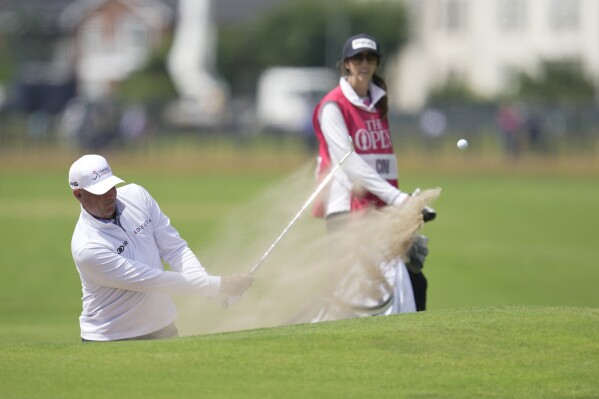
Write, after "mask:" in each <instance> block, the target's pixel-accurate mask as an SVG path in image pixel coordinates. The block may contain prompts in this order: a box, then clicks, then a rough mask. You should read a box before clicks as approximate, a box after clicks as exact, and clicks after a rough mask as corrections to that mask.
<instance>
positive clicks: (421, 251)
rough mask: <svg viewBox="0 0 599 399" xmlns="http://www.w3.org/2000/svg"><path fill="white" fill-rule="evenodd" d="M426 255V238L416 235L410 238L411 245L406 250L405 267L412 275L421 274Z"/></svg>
mask: <svg viewBox="0 0 599 399" xmlns="http://www.w3.org/2000/svg"><path fill="white" fill-rule="evenodd" d="M427 255H428V237H426V236H423V235H420V234H417V235H415V236H414V237H413V238H412V245H411V246H410V248H409V249H408V261H407V263H406V267H407V268H408V269H409V270H410V271H411V272H412V273H422V268H423V267H424V260H425V259H426V256H427Z"/></svg>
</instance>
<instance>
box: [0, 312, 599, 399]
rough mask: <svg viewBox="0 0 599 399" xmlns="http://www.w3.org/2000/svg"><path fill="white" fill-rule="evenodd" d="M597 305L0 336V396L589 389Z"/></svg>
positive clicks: (527, 394)
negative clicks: (239, 328) (111, 339)
mask: <svg viewBox="0 0 599 399" xmlns="http://www.w3.org/2000/svg"><path fill="white" fill-rule="evenodd" d="M598 331H599V310H597V309H591V308H568V307H553V308H552V307H491V308H464V309H460V310H445V311H441V310H437V311H430V312H427V313H424V314H412V315H402V316H390V317H379V318H372V319H357V320H347V321H342V322H329V323H321V324H304V325H297V326H290V327H279V328H273V329H259V330H251V331H243V332H236V333H227V334H215V335H206V336H200V337H190V338H183V339H179V340H175V341H163V342H127V343H111V344H78V343H69V344H64V343H63V344H58V343H21V344H18V345H15V344H13V345H11V344H6V343H3V344H0V348H1V349H2V350H1V351H0V360H1V361H0V375H1V376H2V377H0V378H1V380H0V381H2V384H1V385H0V396H1V397H3V398H48V397H52V398H81V397H86V398H96V397H98V398H99V397H131V398H166V397H169V398H172V397H175V398H196V397H209V398H240V397H242V398H280V397H285V398H307V397H308V398H365V397H386V398H415V397H416V398H420V397H421V398H466V397H467V398H473V397H476V398H527V399H528V398H592V397H597V395H598V392H599V382H598V380H597V378H596V376H597V374H598V373H599V367H598V362H597V357H598V356H599V346H598V343H597V340H598V338H599V335H598V334H599V333H598Z"/></svg>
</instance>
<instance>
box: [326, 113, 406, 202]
mask: <svg viewBox="0 0 599 399" xmlns="http://www.w3.org/2000/svg"><path fill="white" fill-rule="evenodd" d="M319 122H320V127H321V129H322V133H323V135H324V138H325V140H326V142H327V146H328V148H329V154H330V155H331V163H332V164H333V165H336V164H337V163H338V162H339V161H340V160H341V159H342V158H343V156H344V155H345V154H347V152H348V151H349V150H350V148H351V145H350V142H349V139H348V136H349V131H348V129H347V125H346V124H345V120H344V119H343V115H342V113H341V110H340V109H339V106H338V105H337V104H336V103H333V102H330V103H326V104H324V106H323V107H322V109H321V112H320V115H319ZM342 169H343V171H344V172H345V173H346V175H347V177H348V178H349V180H350V181H353V182H356V183H358V184H360V185H361V186H362V187H363V188H365V189H366V190H368V191H369V192H371V193H372V194H374V195H376V196H377V197H379V198H380V199H381V200H383V201H384V202H386V203H387V204H389V205H399V204H401V203H402V202H403V201H404V200H405V199H406V198H408V197H409V196H408V195H407V194H405V193H402V192H401V191H400V190H399V189H398V188H397V187H394V186H393V185H391V184H389V182H387V181H386V180H385V179H383V178H382V177H381V176H380V175H379V174H378V173H377V172H376V170H374V169H373V168H372V167H371V166H370V165H369V164H368V163H366V162H365V161H364V160H363V159H362V158H361V157H360V156H359V155H357V154H356V153H353V154H351V155H350V156H349V157H348V158H347V160H346V161H345V162H344V163H343V165H342ZM348 188H349V187H348Z"/></svg>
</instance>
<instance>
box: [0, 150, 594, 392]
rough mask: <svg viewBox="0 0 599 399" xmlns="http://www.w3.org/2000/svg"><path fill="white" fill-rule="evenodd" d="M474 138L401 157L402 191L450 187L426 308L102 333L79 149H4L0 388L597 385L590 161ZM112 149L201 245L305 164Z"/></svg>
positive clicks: (584, 388)
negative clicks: (478, 143)
mask: <svg viewBox="0 0 599 399" xmlns="http://www.w3.org/2000/svg"><path fill="white" fill-rule="evenodd" d="M472 150H473V151H472V152H467V153H465V154H464V153H457V154H458V156H457V157H456V156H455V154H453V155H451V154H450V155H447V154H446V153H441V154H438V156H434V157H430V156H428V154H424V155H423V154H420V155H418V154H416V155H410V156H406V157H401V155H400V156H399V161H400V168H401V170H402V179H401V183H402V187H403V188H404V189H405V190H406V191H411V190H413V189H414V188H415V187H421V188H429V187H441V188H442V189H443V193H442V195H441V197H440V198H439V200H438V201H437V202H436V203H435V204H434V207H435V208H436V209H437V210H438V212H439V217H438V219H437V220H436V221H434V222H433V223H430V224H429V225H427V226H426V227H425V229H424V233H425V234H426V235H428V236H429V237H430V250H431V252H430V255H429V257H428V259H427V263H426V266H425V272H426V275H427V277H428V279H429V311H428V312H426V313H424V314H416V315H401V316H397V317H396V316H394V317H389V318H375V319H368V320H351V321H344V322H337V323H324V324H319V325H300V326H290V327H279V328H273V329H260V330H253V331H242V332H236V333H227V334H216V335H207V336H200V337H188V338H183V339H180V340H177V341H172V342H135V343H133V342H131V343H114V344H109V345H83V344H81V343H79V329H78V328H79V327H78V316H79V313H80V309H81V302H80V297H81V288H80V283H79V277H78V275H77V272H76V270H75V267H74V265H73V262H72V259H71V254H70V238H71V234H72V230H73V227H74V225H75V222H76V220H77V217H78V212H79V211H78V205H77V203H76V201H75V199H74V198H73V197H72V195H71V194H70V191H69V189H68V186H67V177H66V174H67V170H68V166H69V165H70V163H71V162H72V161H73V160H74V159H76V157H77V156H78V154H77V155H75V154H74V153H70V152H68V151H67V152H64V151H55V152H48V151H39V152H34V153H29V152H23V153H18V152H17V153H10V154H9V153H0V226H2V227H1V228H0V242H2V248H3V250H2V252H1V254H0V265H1V267H2V273H1V278H0V342H2V343H1V344H0V398H36V397H40V398H41V397H44V398H49V397H52V398H54V397H65V398H66V397H86V398H96V397H98V398H99V397H102V398H104V397H107V396H108V397H109V396H113V397H144V398H159V397H164V398H166V397H178V398H184V397H216V398H218V397H256V398H268V397H273V398H274V397H289V398H293V397H324V398H334V397H339V398H350V397H356V398H358V397H360V398H361V397H423V398H437V397H438V398H463V397H490V398H493V397H496V398H512V397H514V398H535V397H536V398H553V397H558V398H561V397H568V398H570V397H571V398H590V397H599V394H598V393H597V392H599V386H598V383H597V382H596V375H599V369H598V362H599V344H598V342H599V335H598V333H597V331H599V329H598V327H599V326H598V323H599V320H598V309H599V294H598V293H597V292H598V291H597V287H596V286H597V281H599V268H597V265H599V250H598V249H597V248H598V247H597V243H596V238H597V233H596V229H597V226H598V225H599V212H596V211H595V207H596V204H597V201H598V200H599V185H598V184H597V178H598V176H599V172H598V169H599V168H597V162H596V160H595V159H594V158H592V157H591V158H585V159H575V158H572V159H569V160H567V159H566V160H565V159H562V158H559V159H540V160H539V159H522V160H520V161H518V162H511V163H504V162H503V161H504V160H502V159H501V158H498V157H496V158H491V159H490V160H489V159H488V158H486V157H480V156H478V155H477V153H476V148H475V146H473V149H472ZM469 151H470V150H469ZM109 159H110V160H111V163H112V166H113V168H114V169H115V170H116V171H117V174H118V175H119V176H120V177H122V178H124V179H125V180H127V181H130V182H137V183H139V184H141V185H143V186H145V187H146V188H148V189H149V191H150V192H151V193H152V194H153V195H154V196H155V197H156V199H157V200H158V201H159V203H160V205H161V207H162V209H163V210H164V211H165V213H167V214H168V215H169V216H170V217H171V220H172V222H173V224H174V225H175V226H176V227H177V228H178V229H179V231H180V232H181V234H182V236H183V237H184V238H186V239H187V240H188V242H189V243H190V244H191V246H192V248H193V249H194V250H196V251H197V252H198V253H199V255H200V259H202V253H203V251H204V250H205V249H206V248H209V247H210V245H211V243H212V240H213V235H214V233H215V232H216V231H217V229H218V227H219V225H220V223H221V222H222V221H223V220H224V219H225V218H226V217H227V216H228V215H229V214H230V213H231V212H233V211H234V210H235V209H237V208H238V207H240V206H242V205H244V204H247V201H248V200H251V199H255V198H257V197H259V196H260V195H261V194H262V193H263V192H264V191H265V190H267V189H269V188H271V187H276V186H277V185H278V184H279V183H280V182H281V181H282V179H284V178H285V176H287V175H289V174H290V173H291V172H293V171H294V170H296V169H297V168H299V167H300V166H301V165H304V164H305V162H307V161H311V158H310V157H309V156H307V155H306V154H302V153H299V152H297V151H294V150H293V149H291V150H285V151H284V152H283V154H282V155H278V154H277V152H276V151H271V150H270V149H269V148H252V149H251V150H242V149H239V148H234V149H233V150H228V149H226V148H221V147H218V148H210V147H207V148H204V147H202V148H194V147H187V146H186V147H184V148H178V149H177V150H176V151H174V152H169V151H167V150H160V151H158V152H147V153H146V152H140V153H134V154H131V153H113V154H109ZM303 200H304V199H303V198H301V199H300V203H301V202H303ZM291 216H293V214H290V215H288V217H289V218H291ZM287 221H288V219H287V218H285V220H281V227H283V226H284V225H285V223H286V222H287ZM272 238H273V239H274V237H272ZM266 241H270V239H266ZM232 250H234V249H232ZM249 263H251V262H249ZM215 272H217V271H215ZM260 277H261V276H260V275H257V278H260ZM200 317H201V314H199V315H198V318H200Z"/></svg>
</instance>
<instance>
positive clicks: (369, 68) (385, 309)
mask: <svg viewBox="0 0 599 399" xmlns="http://www.w3.org/2000/svg"><path fill="white" fill-rule="evenodd" d="M382 56H383V55H382V52H381V49H380V45H379V43H378V41H377V40H376V39H375V38H374V37H372V36H370V35H368V34H358V35H354V36H351V37H349V38H348V39H347V41H346V42H345V44H344V46H343V50H342V57H341V60H340V61H339V62H338V66H339V71H340V74H341V78H340V80H339V85H338V86H337V87H335V88H334V89H333V90H332V91H330V92H329V93H328V94H326V95H325V96H324V98H323V99H322V100H321V101H320V102H319V104H318V105H317V106H316V108H315V110H314V114H313V118H312V123H313V126H314V131H315V134H316V138H317V139H318V142H319V153H318V165H317V176H319V177H320V178H321V179H322V178H323V177H324V176H326V174H327V173H328V171H329V170H330V169H331V167H332V166H333V165H336V164H338V163H339V161H340V159H341V158H342V157H343V156H344V154H347V153H348V152H349V151H350V149H351V142H350V140H349V138H348V137H351V139H352V141H353V143H354V149H355V152H354V153H352V154H351V155H350V156H349V157H348V158H347V160H346V161H345V162H344V163H343V166H342V168H341V169H340V170H339V171H338V172H337V173H336V174H335V177H334V178H333V180H332V181H331V184H330V188H329V190H328V192H327V193H326V195H325V196H324V197H323V198H322V200H321V201H320V202H319V203H317V204H316V206H315V208H314V212H313V213H314V215H315V216H318V217H324V218H326V221H327V227H328V229H329V231H331V230H332V231H334V230H335V229H339V228H343V225H344V223H346V221H347V220H348V219H349V218H347V215H348V214H350V213H352V214H354V213H358V212H362V211H364V210H366V209H367V208H380V207H383V206H387V205H393V206H401V205H402V204H403V203H404V201H406V200H407V199H408V198H409V195H408V194H406V193H404V192H402V191H400V190H399V189H398V174H397V160H396V157H395V154H394V150H393V143H392V141H391V136H390V134H389V122H388V118H387V113H388V104H387V101H388V98H387V93H386V84H385V81H384V79H383V78H382V77H381V76H380V75H379V74H378V68H379V65H380V62H381V58H382ZM423 242H425V241H423ZM423 251H427V250H426V248H420V252H419V254H420V255H421V254H422V252H423ZM412 252H414V253H416V252H415V251H412ZM379 269H380V270H378V273H380V275H381V277H384V278H381V279H378V280H379V281H382V282H383V285H385V286H387V288H385V287H383V286H381V287H380V288H381V289H380V291H381V292H384V291H392V292H393V294H392V295H393V299H392V303H391V302H389V301H386V300H384V298H383V297H381V298H380V301H379V303H378V305H376V304H375V305H374V306H372V303H371V304H370V305H369V304H367V303H366V302H372V300H371V299H368V298H363V299H360V298H356V301H357V303H354V305H355V307H356V308H362V309H367V308H372V310H373V312H374V314H390V313H402V312H414V311H416V310H424V306H425V304H424V300H425V295H426V279H425V278H424V275H422V273H421V271H417V272H416V273H413V276H410V271H409V270H408V269H407V268H406V265H405V264H404V263H403V262H402V261H401V259H397V260H396V261H394V262H392V264H389V263H387V264H384V265H380V267H379ZM370 274H372V273H370ZM410 277H413V279H414V280H417V281H416V284H415V285H414V287H417V288H418V291H417V292H415V290H414V289H413V286H412V281H411V278H410ZM374 284H377V283H376V282H374ZM344 286H346V287H347V284H345V285H344ZM415 294H416V295H415ZM387 298H390V296H389V295H387ZM360 302H363V303H360ZM323 317H324V318H326V316H323Z"/></svg>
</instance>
